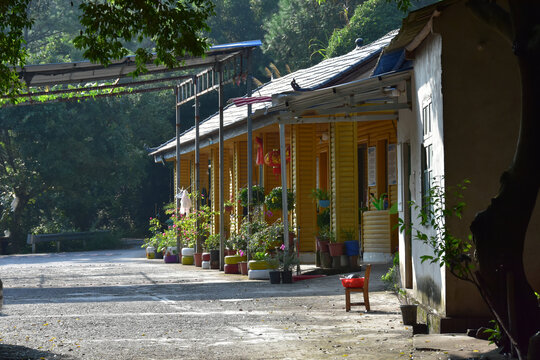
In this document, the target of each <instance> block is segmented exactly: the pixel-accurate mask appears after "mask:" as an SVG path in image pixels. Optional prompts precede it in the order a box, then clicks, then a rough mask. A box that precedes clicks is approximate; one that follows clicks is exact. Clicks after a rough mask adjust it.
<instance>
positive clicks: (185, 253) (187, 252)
mask: <svg viewBox="0 0 540 360" xmlns="http://www.w3.org/2000/svg"><path fill="white" fill-rule="evenodd" d="M193 254H195V249H194V248H182V256H193Z"/></svg>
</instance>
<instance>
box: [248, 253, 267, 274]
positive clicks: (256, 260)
mask: <svg viewBox="0 0 540 360" xmlns="http://www.w3.org/2000/svg"><path fill="white" fill-rule="evenodd" d="M251 258H252V260H250V261H249V262H248V268H249V270H266V269H268V268H269V265H268V263H267V262H266V253H264V252H262V251H259V252H256V253H254V254H253V255H252V256H251Z"/></svg>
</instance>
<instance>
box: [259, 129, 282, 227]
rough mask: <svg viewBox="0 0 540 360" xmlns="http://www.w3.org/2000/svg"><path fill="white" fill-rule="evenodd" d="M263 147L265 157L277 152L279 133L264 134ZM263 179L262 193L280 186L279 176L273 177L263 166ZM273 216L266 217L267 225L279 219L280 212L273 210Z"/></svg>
mask: <svg viewBox="0 0 540 360" xmlns="http://www.w3.org/2000/svg"><path fill="white" fill-rule="evenodd" d="M263 147H264V154H265V155H266V154H267V153H268V152H269V151H272V150H279V133H278V132H270V133H265V134H264V136H263ZM263 178H264V191H265V193H266V194H268V193H269V192H270V191H271V190H272V189H273V188H275V187H277V186H281V176H279V175H278V176H276V175H274V172H273V170H272V168H271V167H270V166H267V165H264V168H263ZM273 213H274V215H273V216H271V217H266V220H267V221H268V222H269V223H273V222H274V221H276V220H277V219H280V218H281V211H279V210H276V211H274V210H273Z"/></svg>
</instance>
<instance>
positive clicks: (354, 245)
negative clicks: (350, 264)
mask: <svg viewBox="0 0 540 360" xmlns="http://www.w3.org/2000/svg"><path fill="white" fill-rule="evenodd" d="M345 254H347V255H348V256H356V255H360V243H359V242H358V241H356V240H351V241H345Z"/></svg>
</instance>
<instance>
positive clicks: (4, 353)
mask: <svg viewBox="0 0 540 360" xmlns="http://www.w3.org/2000/svg"><path fill="white" fill-rule="evenodd" d="M0 356H1V358H2V360H20V359H28V360H39V359H46V360H49V359H60V360H72V359H75V357H72V356H69V355H62V354H56V353H53V352H50V351H43V350H36V349H31V348H28V347H26V346H19V345H7V344H4V345H0Z"/></svg>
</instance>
